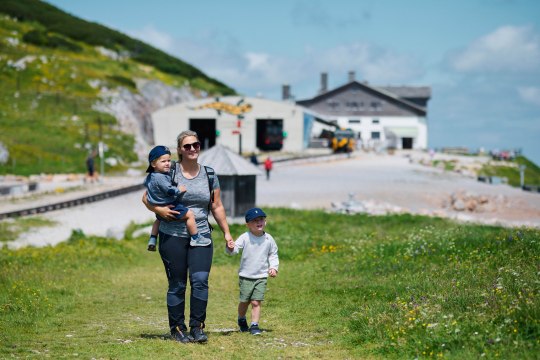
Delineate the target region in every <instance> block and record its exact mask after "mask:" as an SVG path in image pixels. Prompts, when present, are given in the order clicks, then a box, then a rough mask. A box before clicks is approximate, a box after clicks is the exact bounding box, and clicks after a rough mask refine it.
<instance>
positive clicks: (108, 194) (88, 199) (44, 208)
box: [0, 184, 144, 220]
mask: <svg viewBox="0 0 540 360" xmlns="http://www.w3.org/2000/svg"><path fill="white" fill-rule="evenodd" d="M142 189H144V186H143V184H137V185H131V186H126V187H123V188H120V189H115V190H109V191H104V192H101V193H98V194H93V195H89V196H84V197H81V198H77V199H71V200H66V201H60V202H57V203H52V204H46V205H40V206H35V207H30V208H26V209H22V210H14V211H8V212H4V213H0V220H3V219H7V218H15V217H20V216H28V215H36V214H43V213H46V212H49V211H54V210H60V209H66V208H70V207H74V206H79V205H84V204H90V203H93V202H96V201H100V200H106V199H109V198H113V197H115V196H120V195H124V194H127V193H130V192H133V191H141V190H142Z"/></svg>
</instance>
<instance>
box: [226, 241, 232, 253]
mask: <svg viewBox="0 0 540 360" xmlns="http://www.w3.org/2000/svg"><path fill="white" fill-rule="evenodd" d="M226 246H227V249H228V250H229V251H233V250H234V240H233V239H228V240H227V243H226Z"/></svg>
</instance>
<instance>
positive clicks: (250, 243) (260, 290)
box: [226, 208, 279, 335]
mask: <svg viewBox="0 0 540 360" xmlns="http://www.w3.org/2000/svg"><path fill="white" fill-rule="evenodd" d="M245 220H246V226H247V228H248V230H249V231H247V232H245V233H243V234H242V235H240V236H239V237H238V239H237V240H236V241H232V240H231V241H228V242H227V247H226V252H227V254H229V255H235V254H238V253H239V252H240V250H242V258H241V260H240V269H239V270H238V275H239V286H240V302H239V303H238V326H239V327H240V331H241V332H247V331H249V332H250V333H251V334H252V335H260V334H261V329H260V328H259V321H260V317H261V307H262V302H263V300H264V293H265V292H266V284H267V283H268V275H270V276H271V277H275V276H276V275H277V273H278V267H279V258H278V247H277V245H276V242H275V240H274V238H273V237H272V236H271V235H270V234H268V233H267V232H265V231H264V229H265V228H266V214H265V213H264V211H263V210H262V209H259V208H253V209H250V210H248V211H247V212H246V215H245ZM250 303H251V325H250V326H249V327H248V323H247V319H246V313H247V310H248V307H249V304H250Z"/></svg>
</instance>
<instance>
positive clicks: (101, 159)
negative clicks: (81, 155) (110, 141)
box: [98, 117, 105, 181]
mask: <svg viewBox="0 0 540 360" xmlns="http://www.w3.org/2000/svg"><path fill="white" fill-rule="evenodd" d="M98 125H99V145H98V151H99V163H100V173H101V176H100V177H99V179H100V181H103V177H104V176H105V156H104V153H105V151H104V148H103V124H102V121H101V117H98Z"/></svg>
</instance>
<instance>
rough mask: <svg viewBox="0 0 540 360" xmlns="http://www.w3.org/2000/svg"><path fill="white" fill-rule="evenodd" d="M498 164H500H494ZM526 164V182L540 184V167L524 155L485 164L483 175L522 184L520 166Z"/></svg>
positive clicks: (516, 184)
mask: <svg viewBox="0 0 540 360" xmlns="http://www.w3.org/2000/svg"><path fill="white" fill-rule="evenodd" d="M494 164H498V165H494ZM520 165H525V166H526V168H525V178H524V180H525V181H524V182H525V184H526V185H527V184H528V185H540V168H539V167H538V165H536V164H535V163H533V162H531V161H530V160H529V159H527V158H526V157H524V156H518V157H517V158H516V160H514V161H512V162H508V163H507V162H492V163H488V164H487V165H484V167H483V168H482V175H487V176H499V177H505V178H507V179H508V183H509V184H510V185H512V186H518V187H519V186H520V175H519V166H520Z"/></svg>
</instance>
